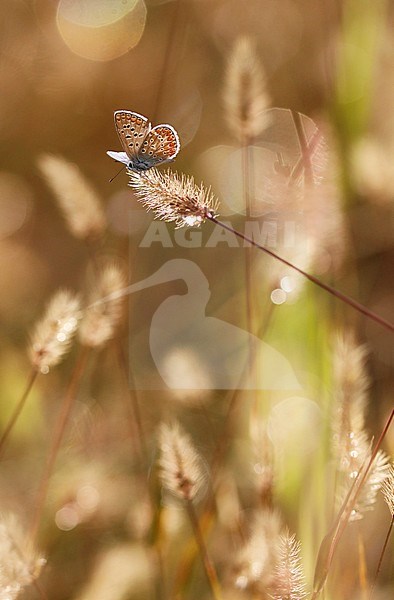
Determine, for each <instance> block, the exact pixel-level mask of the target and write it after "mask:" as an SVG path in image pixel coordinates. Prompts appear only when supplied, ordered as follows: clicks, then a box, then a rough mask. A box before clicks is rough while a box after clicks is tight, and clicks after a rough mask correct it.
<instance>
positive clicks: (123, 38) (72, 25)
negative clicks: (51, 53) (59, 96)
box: [56, 0, 147, 61]
mask: <svg viewBox="0 0 394 600" xmlns="http://www.w3.org/2000/svg"><path fill="white" fill-rule="evenodd" d="M146 13H147V10H146V6H145V2H144V0H100V2H97V0H60V2H59V4H58V9H57V15H56V22H57V27H58V30H59V33H60V35H61V37H62V39H63V41H64V42H65V43H66V44H67V46H68V47H69V48H70V50H71V51H72V52H74V53H75V54H78V55H79V56H82V57H83V58H89V59H90V60H97V61H107V60H113V59H114V58H118V57H119V56H122V55H123V54H125V53H126V52H128V51H129V50H131V49H132V48H134V46H136V45H137V44H138V42H139V41H140V39H141V37H142V34H143V32H144V29H145V22H146Z"/></svg>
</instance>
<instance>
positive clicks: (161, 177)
mask: <svg viewBox="0 0 394 600" xmlns="http://www.w3.org/2000/svg"><path fill="white" fill-rule="evenodd" d="M127 172H128V175H129V177H130V181H129V185H130V186H131V187H132V188H133V190H134V191H135V193H136V196H137V200H138V201H139V202H141V203H142V204H143V206H144V207H145V208H146V209H147V210H148V211H150V210H151V211H153V213H154V214H155V218H156V219H160V220H162V221H166V222H174V223H175V224H176V227H177V228H179V227H184V226H185V225H186V226H188V227H199V226H200V225H201V224H202V223H204V221H205V220H206V219H207V217H209V216H212V217H215V216H217V215H216V211H217V209H218V200H217V199H216V198H215V196H214V195H213V193H212V192H211V190H210V189H207V188H205V187H204V186H203V184H202V183H201V184H200V186H198V185H196V184H195V182H194V179H193V177H190V176H187V175H183V174H182V175H181V176H179V175H178V174H177V173H173V172H172V171H171V170H170V169H168V170H167V171H164V172H159V171H158V170H157V169H154V168H153V169H149V170H148V171H143V172H141V173H137V172H135V171H132V170H130V169H128V170H127Z"/></svg>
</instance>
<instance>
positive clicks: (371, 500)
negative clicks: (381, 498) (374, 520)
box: [349, 450, 390, 521]
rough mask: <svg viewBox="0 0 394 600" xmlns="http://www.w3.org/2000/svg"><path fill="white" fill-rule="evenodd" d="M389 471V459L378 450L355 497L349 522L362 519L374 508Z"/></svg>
mask: <svg viewBox="0 0 394 600" xmlns="http://www.w3.org/2000/svg"><path fill="white" fill-rule="evenodd" d="M389 470H390V463H389V458H388V456H387V454H386V453H385V452H383V450H379V452H378V453H377V455H376V457H375V459H374V461H373V463H372V465H371V468H370V470H369V472H368V475H367V478H366V480H365V482H364V484H363V486H362V488H361V490H360V493H359V495H358V497H357V502H356V505H355V506H354V508H353V510H352V513H351V515H350V519H349V520H350V521H357V520H359V519H362V518H363V516H364V514H365V513H366V512H368V511H371V510H373V509H374V508H375V504H376V499H377V495H378V492H379V490H380V489H381V487H382V486H383V485H384V482H385V481H387V478H388V477H389Z"/></svg>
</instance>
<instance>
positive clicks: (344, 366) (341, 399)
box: [332, 333, 369, 472]
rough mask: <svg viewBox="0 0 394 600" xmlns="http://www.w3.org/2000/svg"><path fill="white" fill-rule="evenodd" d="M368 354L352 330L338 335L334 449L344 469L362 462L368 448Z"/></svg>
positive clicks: (336, 346)
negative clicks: (366, 416)
mask: <svg viewBox="0 0 394 600" xmlns="http://www.w3.org/2000/svg"><path fill="white" fill-rule="evenodd" d="M366 354H367V352H366V349H365V347H364V346H360V345H358V344H357V343H356V341H355V340H354V337H353V336H352V335H351V334H350V333H345V334H343V333H342V334H340V335H338V337H337V339H336V342H335V347H334V381H335V390H334V394H335V399H336V403H335V404H336V405H335V411H334V414H333V420H332V428H333V446H334V451H335V453H336V455H337V456H338V458H339V461H340V464H339V469H340V470H341V471H342V472H346V471H347V472H351V471H353V470H354V469H353V467H352V465H353V464H354V462H355V459H356V462H358V463H359V465H361V463H362V462H363V460H364V458H365V452H366V451H367V449H368V448H369V444H368V440H367V436H366V434H365V432H364V423H365V409H366V403H367V390H368V387H369V378H368V376H367V372H366V368H365V359H366ZM361 448H364V451H363V452H361ZM362 454H364V456H363V455H362Z"/></svg>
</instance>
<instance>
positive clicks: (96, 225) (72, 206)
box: [38, 154, 107, 239]
mask: <svg viewBox="0 0 394 600" xmlns="http://www.w3.org/2000/svg"><path fill="white" fill-rule="evenodd" d="M38 166H39V169H40V171H41V173H42V174H43V176H44V178H45V179H46V182H47V184H48V186H49V187H50V189H51V190H52V192H53V193H54V195H55V198H56V200H57V202H58V204H59V207H60V210H61V211H62V213H63V216H64V218H65V220H66V223H67V226H68V228H69V230H70V232H71V233H72V235H74V236H75V237H77V238H80V239H89V238H91V239H94V238H97V237H100V236H101V235H102V234H103V233H104V230H105V228H106V225H107V222H106V218H105V214H104V210H103V208H102V205H101V202H100V199H99V197H98V195H97V193H96V192H95V190H94V189H93V188H92V186H91V184H90V183H89V182H88V181H87V180H86V178H85V176H84V175H83V174H82V173H81V172H80V170H79V168H78V167H77V166H76V165H75V164H73V163H70V162H68V161H66V160H65V159H64V158H61V157H59V156H53V155H52V154H43V155H42V156H41V157H40V158H39V160H38Z"/></svg>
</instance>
